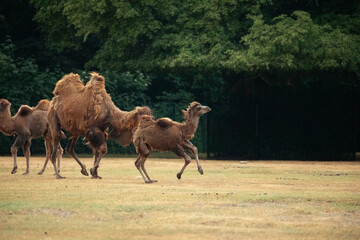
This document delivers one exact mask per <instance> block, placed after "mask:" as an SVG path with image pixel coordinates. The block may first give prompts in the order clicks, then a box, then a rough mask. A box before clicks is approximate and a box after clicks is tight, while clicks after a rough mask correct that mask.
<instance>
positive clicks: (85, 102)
mask: <svg viewBox="0 0 360 240" xmlns="http://www.w3.org/2000/svg"><path fill="white" fill-rule="evenodd" d="M91 76H92V77H91V79H90V81H88V82H87V83H86V85H84V83H83V82H82V81H81V79H80V76H79V75H78V74H74V73H70V74H67V75H65V76H64V77H63V78H62V79H61V80H59V81H58V82H57V83H56V86H55V89H54V92H53V93H54V97H53V99H52V101H51V106H50V110H49V114H48V121H49V129H50V131H51V135H52V143H53V149H54V148H55V147H56V146H57V145H58V144H59V141H60V134H59V133H60V129H63V130H65V131H67V132H68V133H69V134H70V139H69V143H68V146H67V147H66V152H67V153H69V154H70V155H71V156H72V157H73V158H74V159H75V160H76V161H77V163H78V164H79V165H80V166H81V173H82V174H83V175H85V176H88V175H89V174H88V172H87V171H86V166H85V165H84V164H83V163H82V162H81V161H80V160H79V158H78V156H77V155H76V153H75V151H74V146H75V143H76V142H77V140H78V139H79V137H80V136H84V137H85V138H86V139H87V141H88V145H89V146H90V147H91V148H92V149H93V152H94V155H95V159H94V166H93V168H91V169H90V174H91V175H92V178H101V177H99V176H98V171H97V170H98V167H99V164H100V160H101V157H102V156H103V155H104V154H105V153H106V152H107V145H106V140H107V137H108V133H107V132H108V129H109V127H110V126H112V127H113V132H112V136H113V137H114V138H117V139H118V140H119V141H120V143H122V144H123V145H129V144H130V142H131V139H132V133H133V129H134V128H135V127H137V125H138V122H139V120H138V118H139V116H140V115H143V114H149V115H151V110H150V108H148V107H138V108H136V109H135V110H134V111H131V112H126V111H121V110H120V109H119V108H117V107H116V106H115V104H114V103H113V101H112V100H111V97H110V95H109V94H108V93H107V92H106V90H105V78H104V77H103V76H100V75H99V74H97V73H91ZM51 160H52V163H53V165H54V170H55V174H56V177H57V178H63V177H62V176H60V174H59V173H58V171H57V170H56V165H55V154H54V151H53V152H52V156H51Z"/></svg>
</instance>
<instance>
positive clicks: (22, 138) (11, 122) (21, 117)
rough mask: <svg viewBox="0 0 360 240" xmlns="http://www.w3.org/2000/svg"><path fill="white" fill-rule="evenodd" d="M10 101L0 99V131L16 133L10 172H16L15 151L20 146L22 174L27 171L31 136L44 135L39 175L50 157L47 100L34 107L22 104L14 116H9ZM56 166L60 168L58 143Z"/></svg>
mask: <svg viewBox="0 0 360 240" xmlns="http://www.w3.org/2000/svg"><path fill="white" fill-rule="evenodd" d="M10 106H11V104H10V102H9V101H8V100H6V99H0V132H2V133H3V134H5V135H8V136H12V135H14V134H16V135H17V138H16V140H15V142H14V144H13V145H12V146H11V154H12V156H13V159H14V167H13V170H12V171H11V174H15V173H16V172H17V168H18V166H17V151H18V148H19V147H22V149H23V152H24V155H25V157H26V171H25V173H24V174H23V175H26V174H28V173H29V165H30V146H31V140H32V139H33V138H39V137H44V139H45V148H46V159H45V163H44V166H43V168H42V169H41V171H40V172H39V173H38V174H39V175H40V174H42V173H43V172H44V171H45V168H46V164H47V162H48V160H49V158H50V151H51V137H50V132H49V131H48V129H47V113H48V108H49V106H50V102H49V100H41V101H40V102H39V103H38V105H37V106H36V107H33V108H31V107H29V106H26V105H23V106H21V107H20V108H19V111H18V112H17V114H16V115H15V116H13V117H12V116H11V112H10ZM56 153H57V158H58V168H59V169H60V161H61V157H62V154H63V149H62V148H61V146H60V145H59V147H58V149H57V151H56Z"/></svg>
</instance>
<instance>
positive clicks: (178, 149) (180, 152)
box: [173, 145, 191, 180]
mask: <svg viewBox="0 0 360 240" xmlns="http://www.w3.org/2000/svg"><path fill="white" fill-rule="evenodd" d="M173 152H174V153H175V154H176V155H178V156H179V157H182V158H184V160H185V164H184V166H183V167H182V169H181V170H180V172H178V174H177V175H176V176H177V178H178V179H179V180H180V179H181V175H182V174H183V172H184V170H185V168H186V166H187V165H189V163H190V162H191V158H190V157H189V156H188V155H187V154H186V153H185V151H184V149H183V148H182V147H181V146H180V145H177V146H176V147H175V148H174V149H173Z"/></svg>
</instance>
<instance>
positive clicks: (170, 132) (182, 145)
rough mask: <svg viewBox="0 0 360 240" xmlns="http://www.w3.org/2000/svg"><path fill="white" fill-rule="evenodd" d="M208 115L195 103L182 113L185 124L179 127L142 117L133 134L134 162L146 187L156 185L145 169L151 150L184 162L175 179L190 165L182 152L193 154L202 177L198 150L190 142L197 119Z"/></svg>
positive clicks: (205, 110)
mask: <svg viewBox="0 0 360 240" xmlns="http://www.w3.org/2000/svg"><path fill="white" fill-rule="evenodd" d="M209 111H211V109H210V108H209V107H207V106H202V105H201V104H200V103H198V102H192V103H191V104H190V106H189V107H188V109H187V110H186V111H183V112H184V117H185V122H184V123H178V122H175V121H172V120H171V119H169V118H160V119H158V120H156V121H154V120H153V119H152V117H148V116H143V117H142V120H141V121H140V124H139V127H138V128H137V130H136V131H135V133H134V137H133V142H134V144H135V147H136V152H137V153H138V154H139V156H138V158H137V159H136V161H135V166H136V168H137V169H138V170H139V172H140V174H141V176H142V177H143V179H144V181H145V183H153V182H157V181H156V180H151V178H150V177H149V175H148V174H147V172H146V170H145V167H144V164H145V161H146V158H147V157H148V156H149V155H150V153H151V152H152V150H153V149H155V150H159V151H168V150H171V151H173V152H174V153H175V154H176V155H178V156H180V157H182V158H184V160H185V165H184V166H183V168H182V169H181V170H180V172H179V173H178V174H177V178H178V179H181V175H182V173H183V172H184V170H185V168H186V166H187V165H188V164H189V163H190V162H191V158H190V157H189V156H188V155H187V154H186V153H185V151H184V150H185V149H187V150H189V151H191V152H192V153H193V154H195V158H196V163H197V166H198V171H199V172H200V174H203V170H202V168H201V166H200V162H199V157H198V151H197V148H196V147H195V146H194V145H193V144H192V143H191V142H190V140H191V139H192V138H193V137H194V134H195V132H196V129H197V127H198V124H199V119H200V117H201V116H202V115H204V114H205V113H207V112H209Z"/></svg>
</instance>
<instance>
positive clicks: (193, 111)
mask: <svg viewBox="0 0 360 240" xmlns="http://www.w3.org/2000/svg"><path fill="white" fill-rule="evenodd" d="M210 111H211V108H209V107H208V106H203V105H201V104H200V103H198V102H192V103H191V104H190V105H189V107H188V108H187V110H186V111H185V110H183V113H184V118H185V119H186V120H188V119H189V118H192V117H201V116H202V115H204V114H205V113H207V112H210Z"/></svg>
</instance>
